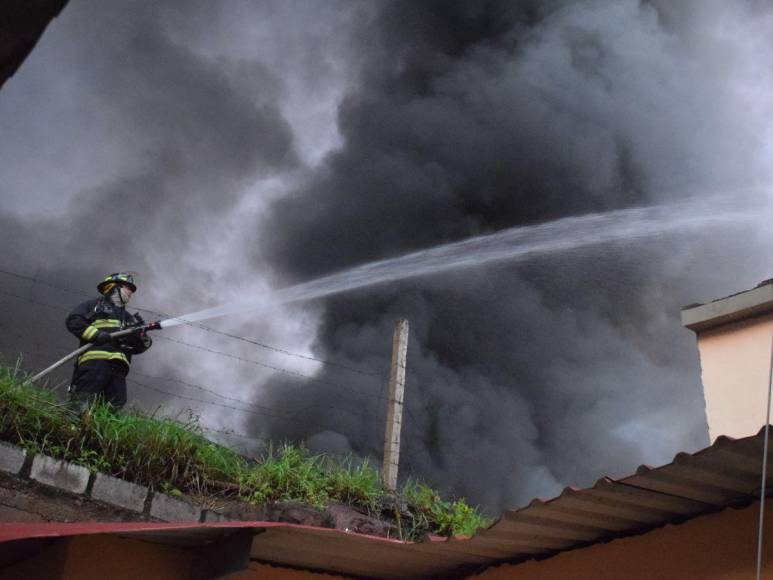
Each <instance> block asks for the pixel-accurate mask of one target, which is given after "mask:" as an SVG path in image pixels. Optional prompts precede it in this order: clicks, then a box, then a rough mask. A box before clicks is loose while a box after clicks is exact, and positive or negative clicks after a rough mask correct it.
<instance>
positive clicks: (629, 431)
mask: <svg viewBox="0 0 773 580" xmlns="http://www.w3.org/2000/svg"><path fill="white" fill-rule="evenodd" d="M771 16H773V13H771V11H770V8H769V7H767V6H765V5H764V4H763V3H759V2H754V1H751V0H750V1H748V2H739V3H733V4H729V3H725V2H719V1H718V0H717V1H713V0H709V1H705V0H704V1H698V0H688V1H685V2H680V3H671V2H661V1H659V0H650V1H636V0H622V1H620V0H615V1H612V0H583V1H576V2H564V1H557V0H556V1H550V2H544V1H542V2H537V1H521V2H504V1H501V2H500V1H493V0H489V1H482V2H449V1H443V2H439V1H433V0H428V1H426V2H409V1H390V2H380V1H376V0H373V1H369V2H345V1H339V2H333V3H325V4H324V5H322V4H319V3H314V2H301V1H292V2H288V1H281V2H280V1H275V2H269V1H265V2H247V1H246V0H245V1H237V0H235V1H234V2H229V3H218V4H217V5H216V6H214V5H213V4H212V3H208V2H202V1H195V2H176V1H169V2H164V3H157V2H150V1H138V2H133V3H131V5H130V6H129V5H127V6H123V5H116V4H113V3H109V4H108V3H104V2H95V1H92V0H82V1H76V0H72V1H71V2H70V4H69V5H68V7H67V8H66V9H65V10H64V11H63V13H62V14H61V16H60V17H59V18H57V19H56V20H55V21H54V22H53V23H52V24H51V26H50V27H49V28H48V29H47V31H46V33H45V34H44V36H43V38H42V39H41V42H40V43H39V45H38V47H37V48H36V49H35V51H33V53H32V55H31V56H30V58H29V59H28V61H27V62H26V63H25V64H24V65H23V66H22V68H21V69H20V70H19V71H18V72H17V74H16V75H15V76H14V77H13V78H12V79H11V80H10V81H9V82H8V83H6V85H5V86H4V87H3V90H2V92H0V134H2V135H3V136H4V137H5V139H2V140H0V173H2V175H3V176H4V177H3V180H2V183H0V192H2V195H1V196H0V244H2V247H3V249H4V250H5V251H4V252H3V256H2V257H0V269H2V270H5V271H8V272H17V273H21V274H23V275H25V276H32V277H35V278H39V279H41V280H44V281H50V282H55V283H56V286H58V287H60V286H64V287H68V288H70V289H71V290H72V292H71V293H67V292H62V291H60V290H59V289H56V288H52V287H50V286H46V285H45V284H40V283H31V282H30V281H29V280H25V279H19V278H14V277H12V276H9V275H7V274H0V312H2V314H0V330H2V336H1V337H0V352H1V353H2V354H3V356H4V357H5V358H6V359H13V358H14V356H15V353H17V352H23V353H24V356H25V361H27V362H28V365H29V366H30V367H41V366H42V365H44V364H47V363H49V362H51V361H52V360H54V359H55V358H58V357H59V356H62V355H64V354H65V353H66V352H68V351H69V350H71V349H72V348H74V347H75V344H74V343H73V340H72V338H71V337H68V335H67V334H66V333H65V331H64V330H63V328H62V321H63V317H64V315H65V314H66V310H67V309H68V308H71V307H72V306H74V305H75V304H76V303H77V302H78V301H79V300H81V299H85V298H87V297H88V296H89V295H91V294H92V293H93V287H94V285H95V284H96V282H97V281H98V280H99V279H101V278H102V277H103V276H104V275H105V274H107V273H108V272H112V271H116V270H119V269H133V270H138V271H140V272H141V273H142V274H143V280H142V284H141V286H140V291H139V292H138V293H137V296H136V301H137V305H138V306H142V307H144V308H148V309H150V310H154V311H159V312H164V313H167V314H172V315H181V314H184V313H187V312H192V311H195V310H199V309H202V308H207V307H210V306H215V305H217V304H222V303H224V302H227V301H228V300H243V299H245V298H249V299H253V298H254V297H256V296H258V297H259V296H262V295H266V296H267V303H268V297H269V295H270V289H271V288H280V287H284V286H289V285H292V284H295V283H299V282H304V281H307V280H311V279H313V278H315V277H318V276H323V275H327V274H331V273H334V272H336V271H340V270H343V269H345V268H348V267H351V266H355V265H358V264H362V263H366V262H368V261H371V260H380V259H384V258H389V257H396V256H399V255H401V254H403V253H407V252H411V251H416V250H419V249H423V248H429V247H432V246H435V245H438V244H442V243H446V242H451V241H458V240H462V239H465V238H467V237H469V236H473V235H480V234H488V233H493V232H496V231H499V230H502V229H504V228H508V227H512V226H516V225H526V224H537V223H543V222H546V221H550V220H552V219H557V218H560V217H565V216H573V215H582V214H587V213H591V212H602V211H607V210H614V209H621V208H628V207H633V206H641V205H656V204H667V203H670V202H676V201H682V200H685V199H688V198H689V199H694V198H696V197H698V198H700V197H702V196H706V197H707V198H708V197H709V196H712V197H716V196H719V197H723V198H733V199H737V200H738V202H739V204H744V205H745V206H750V205H751V206H753V207H758V208H760V211H768V210H767V209H765V208H769V205H768V204H769V202H770V194H769V193H768V190H767V189H766V186H767V183H768V182H769V178H770V169H769V161H768V160H769V156H770V153H771V142H772V141H771V127H773V124H772V123H771V117H772V115H771V114H772V113H773V110H772V109H771V106H770V104H769V103H770V95H771V94H773V79H771V75H770V72H769V70H768V65H767V63H769V62H770V57H771V50H772V49H773V42H771V40H770V39H771V38H773V36H771V35H770V34H769V31H770V26H771ZM770 238H771V235H770V233H769V232H768V231H767V230H762V229H755V228H748V227H747V228H745V229H740V228H733V227H723V228H717V229H711V230H710V231H709V230H707V231H705V232H703V233H701V234H700V235H696V233H695V231H694V230H691V231H685V232H679V233H675V234H669V235H668V236H664V237H662V238H661V239H651V240H648V241H643V242H641V241H640V242H636V244H625V243H620V244H609V245H606V246H603V247H601V246H597V247H592V248H583V249H582V250H577V251H566V252H561V253H557V254H554V255H549V256H540V257H539V259H536V260H531V261H527V262H523V263H518V264H507V263H504V264H502V263H499V264H493V265H489V266H482V267H480V268H477V269H474V270H467V271H459V272H451V273H445V274H439V275H435V276H431V277H427V278H416V279H411V280H405V281H401V282H399V283H394V284H388V285H382V286H376V287H372V288H367V289H362V290H359V291H354V292H351V293H348V294H342V295H339V296H334V297H330V298H325V299H321V300H317V301H315V302H313V303H309V304H303V305H291V306H283V307H272V308H271V309H268V311H267V312H257V313H254V314H250V315H247V314H245V315H243V316H231V317H228V318H224V319H222V320H219V321H212V322H211V325H212V326H215V327H216V328H217V329H218V330H220V331H225V332H228V333H230V334H238V335H241V336H246V337H248V338H250V339H251V340H253V342H252V343H246V342H244V341H238V340H233V339H231V338H229V337H226V336H223V335H219V334H215V333H211V332H205V331H202V330H200V329H197V328H192V327H187V326H181V327H178V328H175V329H170V330H169V331H168V333H162V334H159V335H158V340H157V341H156V344H155V346H154V348H153V349H152V350H151V351H150V352H149V353H148V354H147V355H143V357H139V358H138V359H137V362H136V364H135V365H134V368H133V371H132V375H131V376H132V377H133V378H134V379H135V380H136V381H138V382H141V383H144V384H145V385H147V386H152V387H156V388H160V389H161V390H163V391H165V392H166V393H171V395H170V394H165V393H160V392H158V390H155V391H154V390H152V389H148V388H143V387H142V386H141V385H137V384H134V385H132V386H131V389H132V392H131V398H132V400H133V401H134V402H135V404H137V405H138V406H140V407H143V408H146V409H154V408H155V407H156V406H157V405H161V406H162V407H163V409H164V410H165V412H176V411H181V410H184V409H187V408H191V409H193V410H194V412H195V413H197V414H199V415H201V416H202V420H203V421H204V422H205V423H206V424H207V425H210V426H212V427H213V428H215V429H234V430H236V431H238V432H240V433H242V434H243V435H249V436H251V437H254V438H256V439H260V440H262V439H268V438H271V439H274V440H279V439H282V438H292V439H296V440H305V441H306V442H307V444H308V445H309V446H310V447H312V448H315V449H324V450H328V451H332V452H335V453H347V452H350V451H351V452H354V453H356V454H358V455H361V456H366V455H370V456H372V457H373V458H375V459H376V460H378V459H380V456H381V449H382V445H383V429H384V415H385V405H384V403H385V396H386V391H385V388H386V384H385V383H386V374H387V372H388V364H389V358H390V354H391V353H390V346H391V335H392V331H393V326H394V322H395V320H397V319H398V318H401V317H406V318H408V319H409V320H410V323H411V336H410V344H409V351H408V364H407V382H406V396H405V400H406V414H405V417H404V424H403V450H402V453H403V455H402V458H401V478H403V479H404V478H407V477H409V476H413V477H417V478H423V479H427V480H429V481H430V482H431V483H432V484H434V485H436V486H438V487H441V488H443V489H444V490H445V491H447V492H449V493H452V494H456V495H463V496H466V497H467V498H468V499H469V500H470V501H472V502H473V503H480V504H482V505H483V506H485V507H487V508H488V509H489V510H490V511H492V512H493V513H496V511H498V510H500V509H502V508H506V507H515V506H518V505H521V504H522V503H524V502H525V501H528V500H529V499H530V498H531V497H534V496H538V495H539V496H550V495H552V494H554V493H556V492H557V491H559V490H560V488H561V486H563V485H587V484H591V483H592V482H593V480H594V479H595V478H597V477H600V476H601V475H604V474H610V475H613V476H614V475H624V474H626V473H628V472H630V471H631V470H632V469H633V468H634V467H635V466H636V465H637V464H639V463H645V462H646V463H650V464H658V463H661V462H666V461H669V460H670V459H671V457H672V455H673V454H674V453H675V452H677V451H680V450H687V451H690V450H695V449H697V448H699V447H701V446H703V445H705V444H707V442H708V441H707V433H706V425H705V416H704V413H703V400H702V396H701V391H700V384H699V370H698V364H697V352H696V349H695V345H694V338H693V336H692V334H691V333H690V332H689V331H687V330H685V329H683V328H682V327H681V325H680V322H679V310H680V307H681V306H683V305H684V304H687V303H691V302H695V301H706V300H710V299H713V298H716V297H718V296H722V295H726V294H729V293H732V292H735V291H739V290H743V289H746V288H749V287H751V286H753V285H754V284H756V283H757V282H758V281H760V280H762V279H765V278H768V277H770V271H769V265H768V262H767V261H766V260H765V255H766V252H767V249H768V248H769V247H770V244H771V241H773V240H771V239H770ZM9 293H10V294H13V295H14V296H11V295H9ZM41 303H45V304H47V305H49V306H42V305H41ZM146 318H147V317H146ZM208 324H209V323H208ZM174 340H183V341H185V342H189V343H191V344H195V345H198V346H199V347H203V348H206V349H209V350H201V348H198V349H197V348H194V347H190V346H186V345H183V344H180V343H178V342H174ZM255 342H259V343H261V344H264V345H268V346H271V347H275V348H278V349H279V350H270V349H266V348H263V347H260V346H259V345H256V344H255ZM212 350H217V351H221V352H223V353H227V354H228V355H231V358H228V357H226V356H223V355H217V354H215V353H213V352H211V351H212ZM280 350H286V351H292V352H294V353H297V354H300V355H303V356H307V357H312V358H316V359H322V360H326V361H331V362H334V363H336V364H335V365H332V364H323V363H320V362H319V361H317V360H311V359H310V358H301V357H298V356H294V357H293V356H287V354H286V353H285V352H280ZM233 357H238V358H233ZM344 367H347V368H344ZM276 369H281V371H277V370H276ZM351 369H356V370H358V371H361V372H353V371H352V370H351ZM67 374H68V372H67V371H63V372H62V373H60V374H59V375H58V376H57V377H58V380H62V381H65V380H66V379H67ZM299 375H303V376H299ZM162 379H174V380H173V381H166V380H162ZM175 381H177V382H175ZM179 381H185V382H186V383H189V385H185V384H183V383H181V382H179ZM191 384H195V385H199V386H204V387H207V388H209V389H213V390H216V391H217V392H218V393H220V394H221V395H225V396H227V397H230V399H223V398H222V397H218V396H217V395H214V394H213V393H211V392H205V391H202V390H201V389H197V388H196V387H191V386H190V385H191ZM173 395H181V396H183V397H188V398H187V399H181V398H179V397H175V396H173ZM235 400H243V401H248V402H251V403H253V406H252V407H250V413H245V412H243V411H239V410H237V409H247V407H246V406H245V405H243V404H241V403H238V402H236V401H235ZM205 401H208V402H210V403H211V402H217V403H219V404H221V405H227V406H218V405H211V404H208V403H206V402H205ZM255 405H257V406H255Z"/></svg>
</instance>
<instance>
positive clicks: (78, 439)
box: [0, 366, 491, 539]
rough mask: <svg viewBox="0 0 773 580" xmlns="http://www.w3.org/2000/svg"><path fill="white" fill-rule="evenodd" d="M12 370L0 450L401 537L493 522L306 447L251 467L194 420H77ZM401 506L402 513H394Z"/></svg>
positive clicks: (0, 393) (6, 374) (3, 379)
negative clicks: (341, 515) (383, 528)
mask: <svg viewBox="0 0 773 580" xmlns="http://www.w3.org/2000/svg"><path fill="white" fill-rule="evenodd" d="M25 379H26V376H25V375H24V374H23V373H21V372H20V371H19V369H18V367H17V368H9V367H6V366H0V440H3V441H8V442H11V443H15V444H18V445H21V446H23V447H25V448H27V449H28V450H29V451H31V452H35V453H45V454H47V455H50V456H52V457H56V458H59V459H66V460H68V461H72V462H74V463H78V464H80V465H83V466H85V467H87V468H88V469H90V470H91V471H94V472H96V471H99V472H102V473H107V474H110V475H114V476H116V477H121V478H124V479H127V480H129V481H133V482H136V483H140V484H143V485H148V486H150V487H153V488H155V489H160V490H162V491H164V492H166V493H170V494H172V495H180V494H182V493H190V494H196V495H214V494H218V495H221V496H223V495H226V496H228V495H230V496H231V497H234V498H239V499H241V500H243V501H247V502H250V503H253V504H264V503H269V502H276V501H297V502H303V503H306V504H311V505H313V506H316V507H320V508H321V507H324V506H325V505H326V504H328V503H330V502H339V503H346V504H350V505H353V506H358V507H361V508H366V509H367V510H368V512H369V513H371V514H373V515H374V516H376V517H381V516H383V515H384V514H387V516H389V517H393V518H394V520H395V524H396V528H397V532H398V535H399V536H400V537H403V538H407V539H416V538H419V537H421V536H423V535H424V534H426V533H435V534H440V535H446V536H448V535H452V534H454V535H460V534H461V535H472V534H473V533H474V532H475V530H477V529H478V528H480V527H485V526H488V525H489V524H490V523H491V522H490V520H488V519H487V518H485V517H483V516H482V515H481V514H480V513H479V512H478V511H477V510H476V509H474V508H471V507H470V506H468V505H467V504H466V503H465V501H464V500H463V499H460V500H457V501H453V502H448V501H443V500H442V499H441V498H440V495H439V494H438V492H437V491H435V490H433V489H431V488H430V487H428V486H426V485H423V484H419V483H416V482H410V483H409V484H408V485H406V486H405V488H404V489H403V490H401V491H400V492H399V493H398V494H397V496H396V497H394V496H390V495H389V494H388V493H386V492H385V490H384V488H383V487H382V484H381V479H380V476H379V474H378V471H377V470H376V469H375V468H374V467H372V466H371V465H369V464H368V463H367V461H365V462H359V461H356V460H355V459H354V458H353V457H348V458H344V459H343V460H334V459H332V458H330V457H329V456H326V455H312V454H310V453H309V452H308V451H307V450H305V449H304V448H303V447H298V446H295V445H291V444H284V445H281V446H279V447H277V448H273V447H269V448H268V449H267V450H266V451H265V453H264V454H263V456H262V457H260V458H258V459H249V458H246V457H243V456H241V455H239V454H238V453H236V452H234V451H232V450H230V449H228V448H226V447H223V446H222V445H219V444H216V443H214V442H212V441H210V440H209V439H207V438H206V437H205V436H204V434H203V431H202V429H201V428H200V426H199V424H198V421H197V420H196V418H195V417H190V418H188V419H187V420H184V421H178V420H173V419H170V418H165V417H152V416H150V417H148V416H144V415H142V414H140V413H138V412H120V413H117V412H115V410H114V409H113V408H112V407H110V406H109V405H105V404H97V405H94V406H93V407H92V408H91V409H90V410H89V411H88V412H87V413H85V414H84V415H83V416H78V415H77V414H76V413H74V412H73V411H72V410H71V409H70V408H69V407H68V406H67V405H65V404H63V403H61V402H60V401H58V400H57V399H56V397H55V396H54V394H53V393H51V392H50V391H47V390H44V389H39V388H37V387H35V386H32V385H30V384H25V383H24V380H25ZM404 504H407V509H403V510H401V509H399V508H398V507H397V506H400V505H404Z"/></svg>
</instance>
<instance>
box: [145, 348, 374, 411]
mask: <svg viewBox="0 0 773 580" xmlns="http://www.w3.org/2000/svg"><path fill="white" fill-rule="evenodd" d="M158 338H159V339H160V340H166V341H169V342H174V343H177V344H182V345H184V346H187V347H190V348H195V349H198V350H203V351H205V352H209V353H212V354H217V355H220V356H223V357H226V358H231V359H234V360H238V361H239V362H243V363H248V364H253V365H257V366H259V367H263V368H266V369H269V370H272V371H274V372H278V373H282V374H285V375H289V376H293V377H298V378H302V379H305V380H307V381H312V382H315V383H320V384H323V385H328V386H332V387H337V388H340V389H345V390H348V391H351V392H353V393H355V394H357V395H360V396H364V397H371V398H373V399H380V400H383V401H388V400H389V399H388V398H387V397H383V396H381V395H375V394H373V393H366V392H365V391H361V390H359V389H355V388H353V387H348V386H345V385H341V384H339V383H333V382H331V381H326V380H324V379H318V378H316V377H311V376H309V375H304V374H303V373H299V372H297V371H291V370H289V369H285V368H282V367H276V366H273V365H270V364H268V363H264V362H261V361H257V360H254V359H250V358H245V357H241V356H239V355H235V354H231V353H229V352H223V351H221V350H217V349H214V348H209V347H207V346H201V345H199V344H193V343H191V342H186V341H184V340H179V339H176V338H170V337H168V336H159V337H158Z"/></svg>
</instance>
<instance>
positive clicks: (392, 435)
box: [381, 320, 408, 491]
mask: <svg viewBox="0 0 773 580" xmlns="http://www.w3.org/2000/svg"><path fill="white" fill-rule="evenodd" d="M407 351H408V321H407V320H398V321H397V323H396V324H395V334H394V337H393V338H392V369H391V370H390V372H389V402H388V403H387V405H388V408H387V421H386V434H385V435H384V464H383V466H382V468H381V476H382V478H383V479H384V485H386V487H387V489H389V490H390V491H395V489H397V468H398V466H399V464H400V427H401V426H402V423H403V393H404V391H405V355H406V353H407Z"/></svg>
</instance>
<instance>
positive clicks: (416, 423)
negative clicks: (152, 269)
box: [0, 269, 428, 431]
mask: <svg viewBox="0 0 773 580" xmlns="http://www.w3.org/2000/svg"><path fill="white" fill-rule="evenodd" d="M0 274H6V275H10V276H14V277H17V278H20V279H23V280H27V281H32V282H35V283H40V284H44V285H46V286H49V287H52V288H55V289H57V290H61V291H65V292H69V293H72V294H79V295H85V293H84V292H80V291H76V290H73V289H70V288H67V287H63V286H58V285H55V284H51V283H49V282H46V281H43V280H39V279H37V278H33V277H30V276H24V275H21V274H16V273H12V272H9V271H7V270H2V269H0ZM0 294H4V295H6V296H9V297H12V298H16V299H19V300H22V301H25V302H28V303H32V304H35V305H39V306H44V307H47V308H52V309H55V310H59V311H69V309H68V308H65V307H63V306H59V305H52V304H47V303H44V302H41V301H38V300H34V299H31V298H29V297H26V296H22V295H19V294H15V293H12V292H8V291H6V290H3V289H0ZM139 310H143V311H146V312H152V311H149V310H144V309H141V308H140V309H139ZM152 313H153V314H157V315H159V316H165V315H164V314H163V313H157V312H152ZM191 326H193V327H194V328H201V329H202V330H209V329H205V328H203V327H201V326H195V325H191ZM211 330H212V331H213V332H216V333H218V334H224V335H228V333H221V332H220V331H217V330H214V329H211ZM157 338H160V339H161V340H166V341H169V342H173V343H178V344H180V345H183V346H186V347H189V348H195V349H199V350H202V351H205V352H209V353H212V354H216V355H219V356H224V357H228V358H231V359H235V360H239V361H240V362H245V363H249V364H254V365H257V366H261V367H264V368H267V369H269V370H272V371H274V372H279V373H282V374H287V375H290V376H294V377H297V378H302V379H305V380H307V381H311V382H316V383H320V384H325V385H328V386H333V387H336V388H343V389H345V390H348V391H350V392H352V393H354V394H356V395H358V396H365V397H371V398H373V399H378V400H382V401H386V402H387V403H390V402H392V401H391V399H390V398H389V397H385V396H382V395H376V394H373V393H367V392H364V391H361V390H359V389H355V388H352V387H348V386H344V385H340V384H338V383H333V382H331V381H326V380H324V379H318V378H316V377H311V376H308V375H305V374H303V373H298V372H296V371H291V370H289V369H284V368H281V367H276V366H273V365H269V364H267V363H263V362H261V361H256V360H253V359H248V358H245V357H240V356H238V355H234V354H231V353H226V352H223V351H219V350H217V349H212V348H209V347H204V346H201V345H196V344H193V343H189V342H186V341H182V340H179V339H173V338H170V337H165V336H161V337H157ZM231 338H244V337H238V336H237V335H231ZM244 340H245V342H248V343H250V344H255V342H254V341H251V340H250V339H246V338H245V339H244ZM257 345H258V346H264V345H261V344H259V343H257ZM289 354H291V353H289ZM300 356H302V357H303V355H300ZM304 358H311V359H312V360H317V361H318V362H324V361H320V360H319V359H314V358H313V357H304ZM400 366H401V368H403V369H405V366H404V365H400ZM349 370H352V369H349ZM134 373H135V374H142V373H139V372H138V371H136V370H135V371H134ZM362 374H369V373H362ZM369 375H370V376H372V377H375V375H372V374H369ZM145 376H148V375H145ZM157 378H158V377H157ZM158 379H159V380H169V381H173V382H178V383H180V384H187V385H188V386H192V387H193V388H197V389H199V390H203V391H206V392H209V393H211V394H214V395H216V396H219V397H222V398H224V399H229V398H228V397H225V396H223V395H220V394H219V393H217V392H215V391H214V390H212V389H207V388H204V387H201V386H200V385H194V384H193V383H186V381H183V380H181V379H163V378H158ZM134 382H135V383H136V381H134ZM137 384H140V385H141V383H137ZM142 386H145V387H147V388H150V389H153V387H150V386H148V385H142ZM385 387H386V385H385V384H384V388H385ZM155 390H157V391H159V392H163V393H164V394H167V395H169V396H172V397H178V398H186V397H182V396H180V395H175V394H173V393H169V392H167V391H162V390H160V389H155ZM187 399H189V400H193V401H198V402H202V403H204V404H217V403H214V402H211V401H203V400H197V399H194V398H189V397H188V398H187ZM231 400H232V401H233V402H238V403H239V404H243V405H250V406H252V405H253V404H252V403H248V402H246V401H242V400H238V399H231ZM401 406H402V407H403V409H404V410H405V411H406V414H407V416H408V419H409V421H410V423H412V424H413V426H414V427H415V428H416V430H417V431H422V429H421V426H420V423H419V421H418V420H417V419H416V417H415V416H414V414H413V412H412V411H411V409H410V408H409V407H407V406H406V405H404V404H402V405H401ZM316 407H318V405H310V406H308V407H304V408H303V409H301V410H299V411H297V413H300V412H301V411H303V410H307V409H309V408H316ZM226 408H229V406H226ZM231 408H233V409H235V410H240V409H238V408H235V407H231ZM327 408H333V409H335V410H337V411H342V410H344V408H343V407H332V406H327ZM425 410H427V411H428V409H427V408H426V405H425ZM273 411H275V412H280V411H278V410H273ZM345 412H348V409H347V410H345ZM276 418H279V417H276Z"/></svg>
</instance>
